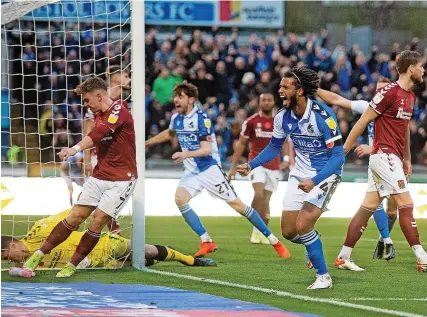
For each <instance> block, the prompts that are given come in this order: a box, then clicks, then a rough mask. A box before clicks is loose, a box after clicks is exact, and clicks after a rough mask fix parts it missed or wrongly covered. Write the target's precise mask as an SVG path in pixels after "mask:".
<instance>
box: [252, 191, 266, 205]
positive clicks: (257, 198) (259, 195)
mask: <svg viewBox="0 0 427 317" xmlns="http://www.w3.org/2000/svg"><path fill="white" fill-rule="evenodd" d="M254 201H257V202H261V203H262V202H263V201H264V191H262V192H261V191H260V192H257V191H256V192H255V193H254Z"/></svg>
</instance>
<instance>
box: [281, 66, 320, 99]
mask: <svg viewBox="0 0 427 317" xmlns="http://www.w3.org/2000/svg"><path fill="white" fill-rule="evenodd" d="M284 77H285V78H293V79H294V82H295V86H297V88H302V90H303V91H304V96H306V97H314V95H315V94H316V92H317V89H319V83H320V78H319V75H317V73H316V72H315V71H314V70H311V69H309V68H307V67H293V68H292V69H291V70H288V71H287V72H286V73H285V76H284Z"/></svg>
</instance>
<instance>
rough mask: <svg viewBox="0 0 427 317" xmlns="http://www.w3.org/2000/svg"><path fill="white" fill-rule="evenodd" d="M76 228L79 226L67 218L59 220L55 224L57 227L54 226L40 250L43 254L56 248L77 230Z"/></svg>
mask: <svg viewBox="0 0 427 317" xmlns="http://www.w3.org/2000/svg"><path fill="white" fill-rule="evenodd" d="M76 229H77V227H73V226H71V225H70V224H69V223H68V222H67V219H64V220H62V221H60V222H58V224H57V225H56V226H55V228H53V230H52V231H51V233H50V234H49V236H48V237H47V239H46V241H45V242H44V243H43V245H42V246H41V248H40V251H41V252H42V253H43V254H49V253H50V251H52V249H54V248H56V247H57V246H58V245H60V244H61V243H62V242H64V241H65V240H67V239H68V237H69V236H70V234H71V232H73V231H75V230H76Z"/></svg>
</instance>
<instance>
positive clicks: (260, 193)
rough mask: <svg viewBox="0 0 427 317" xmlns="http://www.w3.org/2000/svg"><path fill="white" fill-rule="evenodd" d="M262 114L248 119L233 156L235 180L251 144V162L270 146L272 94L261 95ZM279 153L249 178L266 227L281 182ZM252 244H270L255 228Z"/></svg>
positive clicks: (255, 202) (232, 169)
mask: <svg viewBox="0 0 427 317" xmlns="http://www.w3.org/2000/svg"><path fill="white" fill-rule="evenodd" d="M259 108H260V110H259V112H258V113H256V114H254V115H253V116H252V117H250V118H248V119H247V120H246V121H245V122H243V125H242V132H241V133H240V138H239V142H238V143H237V145H236V150H235V151H234V155H233V162H232V163H231V168H230V171H229V172H228V177H229V178H230V179H234V175H235V174H236V167H237V162H238V161H239V159H240V157H241V156H242V154H243V152H244V151H245V148H246V144H247V143H248V141H249V161H250V160H253V159H254V158H255V157H256V156H257V155H258V154H259V153H260V152H261V151H262V150H263V149H264V148H265V147H266V146H267V145H268V143H269V141H270V139H271V136H272V135H273V125H274V119H273V108H274V97H273V95H272V94H262V95H261V96H260V97H259ZM279 167H280V154H279V155H277V156H276V158H274V159H273V160H272V161H271V162H269V163H266V164H264V165H263V166H259V167H257V168H256V169H255V170H253V171H252V172H251V174H250V175H249V177H250V180H251V182H252V187H253V189H254V199H253V200H252V205H251V206H252V208H254V209H256V210H258V212H259V215H260V216H261V218H262V220H264V222H265V224H266V225H268V222H269V220H270V198H271V195H272V194H273V191H276V189H277V185H278V182H279V174H280V171H279ZM250 241H251V243H263V244H270V241H268V239H267V238H265V237H264V236H263V235H261V233H260V232H259V231H258V229H257V228H256V227H254V228H253V230H252V236H251V239H250Z"/></svg>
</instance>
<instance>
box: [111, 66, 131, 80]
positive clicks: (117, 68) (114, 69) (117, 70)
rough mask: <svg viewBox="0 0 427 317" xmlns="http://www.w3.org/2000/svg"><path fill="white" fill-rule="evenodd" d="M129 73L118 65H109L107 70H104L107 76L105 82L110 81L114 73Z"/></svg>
mask: <svg viewBox="0 0 427 317" xmlns="http://www.w3.org/2000/svg"><path fill="white" fill-rule="evenodd" d="M122 72H123V73H129V72H128V71H126V70H123V69H122V68H121V67H120V65H111V66H109V67H108V68H107V72H106V78H107V82H110V81H111V77H113V76H114V75H116V74H121V73H122Z"/></svg>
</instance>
